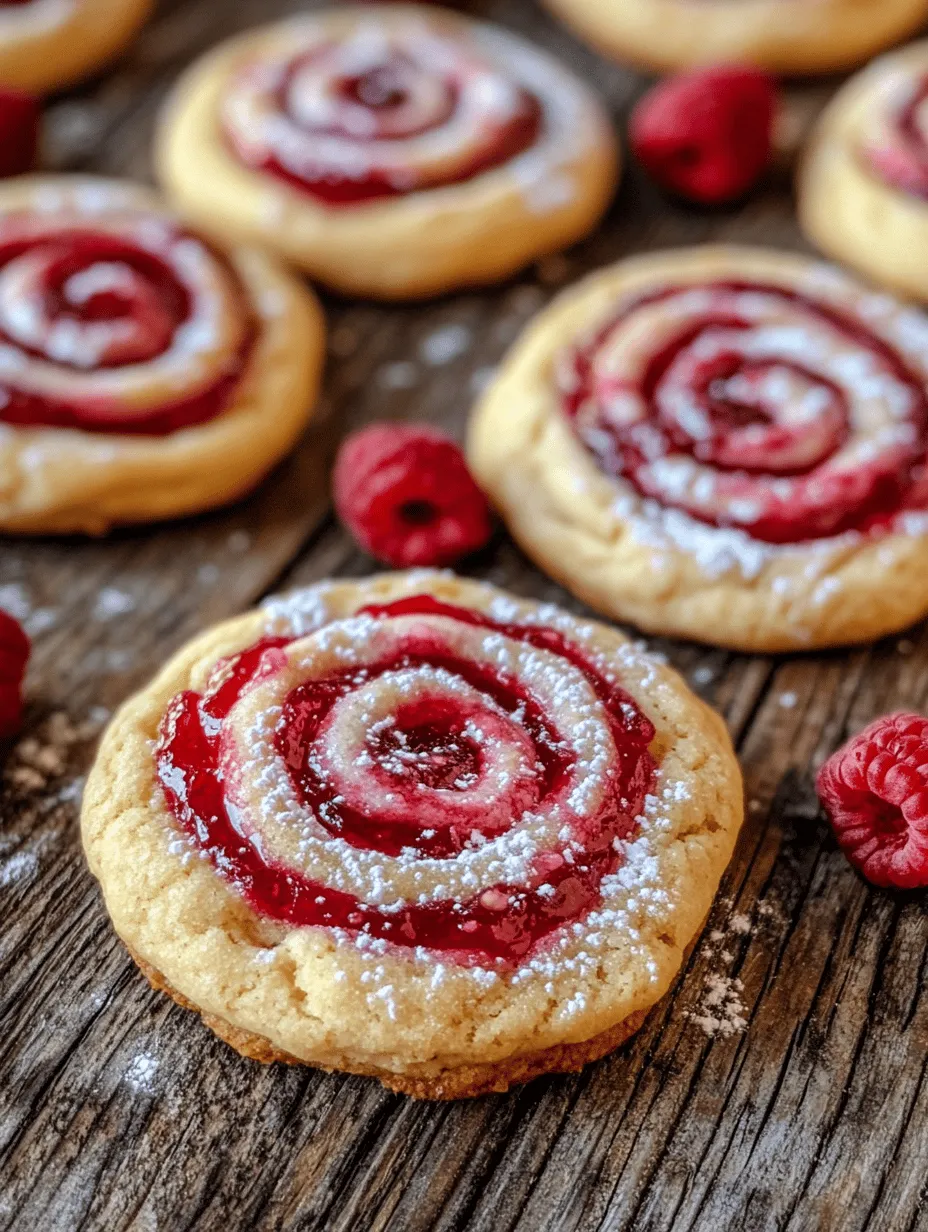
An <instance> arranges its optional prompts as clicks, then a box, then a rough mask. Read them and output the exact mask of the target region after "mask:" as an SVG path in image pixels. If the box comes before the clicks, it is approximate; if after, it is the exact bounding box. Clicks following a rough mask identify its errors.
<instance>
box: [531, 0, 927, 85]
mask: <svg viewBox="0 0 928 1232" xmlns="http://www.w3.org/2000/svg"><path fill="white" fill-rule="evenodd" d="M544 2H545V3H546V4H547V6H548V8H549V9H551V11H552V12H553V13H555V14H557V16H558V17H560V18H561V19H562V20H563V21H564V22H566V24H567V25H569V26H571V27H573V29H574V30H576V31H577V33H578V34H579V35H581V36H582V37H583V38H585V39H588V40H589V42H590V43H592V44H593V46H594V47H598V48H599V49H600V51H602V52H604V53H605V54H606V55H612V56H615V57H617V58H618V59H620V60H632V61H634V62H635V63H637V64H641V65H644V66H645V67H647V68H653V69H659V70H672V69H677V68H686V67H688V66H691V65H696V64H725V63H727V64H739V63H740V64H744V63H747V64H757V65H760V66H761V67H762V68H767V69H770V70H771V71H772V72H775V73H787V74H802V73H828V72H834V71H836V70H838V69H843V68H853V67H854V66H855V65H857V64H860V63H862V62H863V61H864V60H866V59H868V58H869V57H870V56H872V55H873V54H874V53H875V52H877V51H880V50H881V49H882V48H884V47H888V46H889V45H890V44H892V43H895V42H897V41H898V40H899V39H902V38H905V36H906V35H908V34H910V33H911V32H912V31H914V30H917V29H918V27H919V26H920V25H921V23H922V22H923V21H924V20H925V18H926V16H928V2H926V0H878V2H877V3H874V0H544Z"/></svg>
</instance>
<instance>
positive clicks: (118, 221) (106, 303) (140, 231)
mask: <svg viewBox="0 0 928 1232" xmlns="http://www.w3.org/2000/svg"><path fill="white" fill-rule="evenodd" d="M246 304H247V300H246V297H245V292H244V289H243V287H242V285H241V283H240V281H239V279H238V276H237V275H236V273H235V272H234V270H233V269H232V267H231V266H230V265H229V264H228V263H227V262H226V261H225V260H224V259H223V258H222V257H220V256H219V255H218V254H217V253H216V252H214V251H213V250H212V249H211V248H210V247H208V246H207V245H206V244H205V243H204V242H203V241H201V240H200V239H198V238H197V237H195V236H193V235H192V234H190V233H189V232H187V231H185V230H184V229H182V228H181V227H180V226H179V225H178V224H177V223H175V222H174V221H172V220H170V219H168V218H166V217H161V216H159V215H157V214H155V213H145V212H136V211H129V210H127V211H120V210H114V211H112V212H111V211H107V210H100V211H98V212H96V213H85V212H82V211H80V210H71V209H67V208H65V209H62V210H52V211H49V212H43V211H41V210H39V211H35V212H25V211H24V212H21V213H11V214H7V215H5V216H4V217H3V218H2V219H0V422H5V423H9V424H17V425H21V426H26V427H59V428H77V429H80V430H82V431H85V432H113V433H143V434H150V435H163V434H166V433H169V432H172V431H174V430H175V429H177V428H180V427H187V426H190V425H192V424H196V423H202V422H204V421H206V420H208V419H211V418H213V417H214V416H215V415H217V414H219V413H220V412H221V411H222V410H223V409H224V407H225V406H226V405H227V403H228V401H229V399H230V397H231V395H232V393H233V391H234V389H235V386H236V384H237V382H238V379H239V377H240V376H241V373H242V371H243V369H244V366H245V363H246V361H247V356H248V352H249V348H250V345H251V341H252V335H253V332H254V326H253V322H252V320H251V316H250V313H249V311H248V309H247V306H246Z"/></svg>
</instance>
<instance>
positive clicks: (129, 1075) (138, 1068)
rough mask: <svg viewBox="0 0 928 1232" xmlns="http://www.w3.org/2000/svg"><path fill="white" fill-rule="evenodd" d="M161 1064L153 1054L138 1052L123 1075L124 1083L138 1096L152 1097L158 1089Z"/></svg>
mask: <svg viewBox="0 0 928 1232" xmlns="http://www.w3.org/2000/svg"><path fill="white" fill-rule="evenodd" d="M159 1067H160V1062H159V1061H158V1058H157V1057H156V1056H155V1055H154V1054H153V1053H151V1052H137V1053H136V1054H135V1056H134V1057H132V1058H131V1060H130V1061H129V1064H128V1065H127V1066H126V1069H125V1072H124V1073H123V1076H122V1077H123V1081H124V1082H125V1084H126V1086H127V1087H129V1088H130V1090H132V1091H134V1092H136V1093H137V1094H145V1095H152V1094H154V1092H155V1089H156V1083H155V1079H156V1078H157V1074H158V1069H159Z"/></svg>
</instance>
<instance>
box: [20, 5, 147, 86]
mask: <svg viewBox="0 0 928 1232" xmlns="http://www.w3.org/2000/svg"><path fill="white" fill-rule="evenodd" d="M153 7H154V4H153V0H0V84H2V85H5V86H16V87H18V88H19V89H22V90H32V91H35V92H36V93H40V94H41V93H45V92H46V91H49V90H59V89H61V88H62V87H64V86H67V85H71V84H72V83H73V82H75V81H78V80H80V78H82V77H86V76H87V75H88V74H89V73H92V72H93V71H94V69H97V68H99V67H100V66H101V65H103V64H105V63H106V62H107V61H108V60H110V59H111V58H112V57H113V56H115V55H116V54H117V53H118V52H120V51H121V50H122V49H123V47H125V46H126V44H127V43H128V42H129V41H130V39H132V37H133V36H134V35H135V33H136V32H137V31H138V29H139V28H140V27H141V25H142V23H143V22H144V21H145V19H146V18H147V17H148V14H149V13H150V12H151V10H152V8H153Z"/></svg>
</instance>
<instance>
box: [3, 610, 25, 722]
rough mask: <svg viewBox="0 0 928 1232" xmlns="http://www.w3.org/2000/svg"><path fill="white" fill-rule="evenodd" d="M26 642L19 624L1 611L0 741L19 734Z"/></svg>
mask: <svg viewBox="0 0 928 1232" xmlns="http://www.w3.org/2000/svg"><path fill="white" fill-rule="evenodd" d="M28 661H29V639H28V637H26V635H25V633H24V632H23V630H22V627H21V625H20V624H19V622H18V621H16V620H14V619H13V617H12V616H9V615H7V613H6V612H4V611H2V610H0V740H6V739H8V738H9V737H10V736H13V735H15V734H16V732H18V731H19V727H20V723H21V721H22V714H23V701H22V687H23V678H24V676H25V675H26V664H27V663H28Z"/></svg>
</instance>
